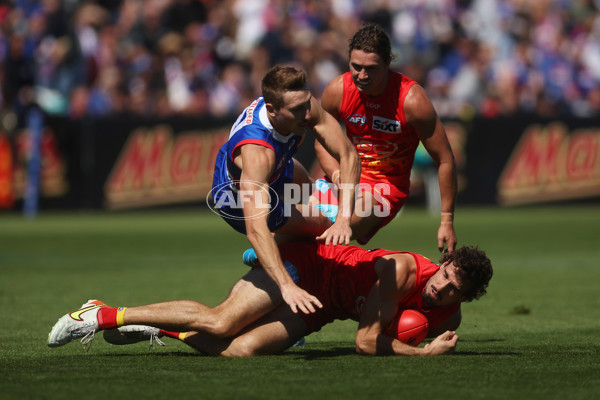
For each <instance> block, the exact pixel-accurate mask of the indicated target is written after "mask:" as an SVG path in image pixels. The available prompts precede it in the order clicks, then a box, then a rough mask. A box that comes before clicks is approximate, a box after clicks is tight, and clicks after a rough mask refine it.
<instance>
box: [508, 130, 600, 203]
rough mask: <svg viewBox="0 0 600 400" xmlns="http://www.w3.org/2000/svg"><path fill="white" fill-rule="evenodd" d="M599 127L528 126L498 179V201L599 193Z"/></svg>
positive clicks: (565, 198) (548, 199)
mask: <svg viewBox="0 0 600 400" xmlns="http://www.w3.org/2000/svg"><path fill="white" fill-rule="evenodd" d="M599 153H600V128H595V127H591V128H575V129H573V130H572V131H570V130H569V129H568V128H567V127H566V126H565V125H563V124H562V123H558V122H556V123H551V124H548V125H539V124H533V125H530V126H528V127H527V128H526V129H525V131H524V132H523V135H522V136H521V139H520V141H519V142H518V144H517V146H516V147H515V149H514V150H513V152H512V155H511V157H510V159H509V161H508V163H507V165H506V166H505V168H504V171H503V172H502V175H501V176H500V179H499V181H498V201H499V202H500V203H501V204H505V205H510V204H525V203H538V202H545V201H554V200H568V199H575V198H584V197H592V196H598V195H600V154H599Z"/></svg>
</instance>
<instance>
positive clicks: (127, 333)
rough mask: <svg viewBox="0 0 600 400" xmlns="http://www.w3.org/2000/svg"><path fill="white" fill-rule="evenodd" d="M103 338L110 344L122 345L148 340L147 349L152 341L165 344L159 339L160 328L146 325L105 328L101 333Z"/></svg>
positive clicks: (152, 343) (161, 344) (151, 344)
mask: <svg viewBox="0 0 600 400" xmlns="http://www.w3.org/2000/svg"><path fill="white" fill-rule="evenodd" d="M103 336H104V340H105V341H107V342H108V343H110V344H116V345H124V344H133V343H137V342H142V341H144V340H150V346H149V347H148V350H150V349H151V348H152V346H153V345H154V342H156V343H158V345H159V346H166V344H165V343H164V342H163V341H162V340H160V329H158V328H155V327H153V326H148V325H124V326H121V327H119V328H115V329H107V330H105V331H104V333H103Z"/></svg>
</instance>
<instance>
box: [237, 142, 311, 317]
mask: <svg viewBox="0 0 600 400" xmlns="http://www.w3.org/2000/svg"><path fill="white" fill-rule="evenodd" d="M234 162H235V163H236V165H238V166H239V167H240V168H241V169H242V174H241V178H240V190H242V191H247V192H246V193H252V195H250V196H247V197H246V198H245V199H244V201H243V211H244V216H256V215H261V216H260V217H258V218H256V217H253V218H246V220H245V223H246V236H247V237H248V240H249V241H250V243H251V245H252V247H253V248H254V250H255V251H256V254H257V256H258V258H259V259H260V260H261V264H262V266H263V268H264V269H265V271H266V272H267V273H268V274H269V276H270V277H271V278H272V279H273V280H274V281H275V283H277V285H278V286H279V288H280V289H281V295H282V297H283V300H284V301H285V302H286V303H287V304H289V306H290V307H291V309H292V311H294V312H295V313H296V312H298V310H300V311H302V312H303V313H306V314H308V313H313V312H315V307H314V306H317V307H322V304H321V302H320V301H319V299H317V298H316V297H314V296H312V295H310V294H309V293H307V292H306V291H305V290H303V289H301V288H300V287H298V286H297V285H296V284H295V283H294V282H293V281H292V278H291V277H290V275H289V274H288V273H287V271H286V270H285V267H284V265H283V262H282V261H281V255H280V253H279V248H278V247H277V244H276V242H275V239H274V237H273V234H272V233H271V231H270V230H269V226H268V223H267V218H268V213H264V212H261V211H264V209H263V207H264V205H268V204H269V199H268V190H264V191H263V190H259V191H257V190H256V185H257V183H258V184H262V185H264V187H265V188H267V187H268V177H269V176H270V175H271V173H272V171H273V169H274V168H275V153H274V152H273V151H272V150H271V149H269V148H267V147H264V146H260V145H254V144H247V145H243V146H241V150H240V155H239V157H235V159H234ZM242 193H244V192H242Z"/></svg>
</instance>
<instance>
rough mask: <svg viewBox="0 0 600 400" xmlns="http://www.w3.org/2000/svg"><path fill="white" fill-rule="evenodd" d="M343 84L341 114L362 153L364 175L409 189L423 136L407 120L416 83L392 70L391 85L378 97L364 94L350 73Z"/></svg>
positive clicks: (354, 142)
mask: <svg viewBox="0 0 600 400" xmlns="http://www.w3.org/2000/svg"><path fill="white" fill-rule="evenodd" d="M343 84H344V86H343V95H342V104H341V107H340V115H339V116H340V119H342V120H343V121H344V124H345V125H346V134H347V135H348V137H349V138H350V141H351V142H352V143H353V144H354V147H355V148H356V150H357V151H358V154H359V156H360V159H361V163H362V175H363V176H364V177H366V178H369V179H372V180H377V181H381V182H390V183H392V184H394V185H396V186H399V187H402V188H407V189H408V187H409V186H410V171H411V169H412V164H413V160H414V157H415V151H416V149H417V146H418V145H419V137H418V135H417V133H416V131H415V129H414V128H413V127H412V126H411V125H408V124H407V123H406V118H405V116H404V99H405V98H406V95H407V94H408V91H409V90H410V88H411V87H412V86H413V85H414V84H416V82H415V81H414V80H412V79H410V78H407V77H406V76H404V75H402V74H399V73H397V72H393V71H390V81H389V83H388V85H387V88H386V90H385V92H384V93H382V94H381V95H379V96H377V97H369V96H367V95H365V94H362V93H360V92H359V91H358V90H357V89H356V86H355V85H354V83H353V82H352V77H351V75H350V73H349V72H347V73H345V74H344V75H343Z"/></svg>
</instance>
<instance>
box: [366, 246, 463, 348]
mask: <svg viewBox="0 0 600 400" xmlns="http://www.w3.org/2000/svg"><path fill="white" fill-rule="evenodd" d="M375 271H376V272H377V275H378V277H379V279H378V280H377V282H376V283H375V285H373V288H372V289H371V292H370V293H369V296H368V297H367V301H366V302H365V305H364V308H363V312H362V315H361V318H360V321H359V325H358V332H357V334H356V350H357V352H358V353H359V354H367V355H405V356H426V355H439V354H446V353H450V352H452V351H454V348H455V346H456V342H457V340H458V336H457V335H456V334H455V333H454V332H449V331H448V332H444V333H443V334H442V335H440V336H439V337H437V338H436V339H435V340H434V341H432V342H431V343H430V344H428V345H426V346H425V347H413V346H410V345H407V344H405V343H402V342H401V341H399V340H398V339H395V338H393V337H391V336H387V335H384V334H383V332H384V331H385V329H386V327H387V326H388V325H389V324H390V323H391V321H393V319H394V317H395V315H396V313H397V312H398V302H399V301H400V300H401V299H402V298H404V297H405V296H407V295H408V294H409V293H410V292H411V290H412V289H413V287H414V284H415V276H416V263H415V260H414V259H413V258H412V256H410V255H408V254H393V255H390V256H389V257H384V258H382V259H381V260H379V261H377V263H376V264H375Z"/></svg>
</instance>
